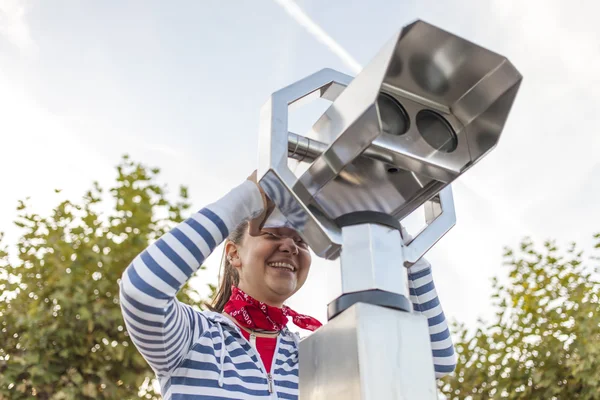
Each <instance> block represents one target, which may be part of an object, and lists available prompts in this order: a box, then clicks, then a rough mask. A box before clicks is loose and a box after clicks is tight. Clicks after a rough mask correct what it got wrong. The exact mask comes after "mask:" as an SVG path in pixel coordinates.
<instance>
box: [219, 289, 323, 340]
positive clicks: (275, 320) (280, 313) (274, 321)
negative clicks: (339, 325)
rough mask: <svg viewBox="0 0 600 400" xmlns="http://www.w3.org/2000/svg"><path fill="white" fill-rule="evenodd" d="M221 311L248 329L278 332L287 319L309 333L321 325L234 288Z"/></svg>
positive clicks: (288, 309)
mask: <svg viewBox="0 0 600 400" xmlns="http://www.w3.org/2000/svg"><path fill="white" fill-rule="evenodd" d="M223 311H225V312H226V313H227V314H229V315H231V316H232V317H233V318H235V320H236V321H237V322H239V323H240V325H242V326H244V327H246V328H249V329H261V330H265V331H280V330H282V329H283V328H284V327H285V326H286V325H287V323H288V319H287V317H292V321H293V322H294V324H295V325H296V326H298V327H300V328H302V329H307V330H309V331H314V330H316V329H317V328H319V327H320V326H321V323H320V322H319V321H317V320H316V319H315V318H313V317H309V316H308V315H302V314H298V313H297V312H296V311H294V310H292V309H291V308H289V307H288V306H283V307H282V308H278V307H272V306H269V305H267V304H265V303H263V302H261V301H258V300H256V299H255V298H253V297H251V296H250V295H248V294H246V293H244V292H243V291H242V290H241V289H239V288H237V287H235V286H232V287H231V297H230V298H229V301H228V302H227V303H226V304H225V307H223Z"/></svg>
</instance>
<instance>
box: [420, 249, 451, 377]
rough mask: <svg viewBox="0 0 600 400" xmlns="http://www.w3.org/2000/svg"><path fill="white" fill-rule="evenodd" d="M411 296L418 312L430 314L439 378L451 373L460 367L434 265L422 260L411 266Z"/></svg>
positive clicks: (436, 370) (434, 361) (430, 336)
mask: <svg viewBox="0 0 600 400" xmlns="http://www.w3.org/2000/svg"><path fill="white" fill-rule="evenodd" d="M408 287H409V290H410V300H411V302H412V303H413V308H414V310H415V312H419V313H421V314H423V315H424V316H425V317H427V324H428V326H429V338H430V340H431V349H432V353H433V365H434V368H435V376H436V378H442V377H443V376H446V375H448V374H449V373H451V372H452V371H454V368H455V367H456V354H455V352H454V345H453V344H452V338H451V337H450V329H449V328H448V323H447V322H446V317H445V316H444V311H443V310H442V305H441V304H440V300H439V298H438V295H437V291H436V290H435V285H434V283H433V275H432V273H431V265H430V264H429V263H428V262H427V261H426V260H424V259H421V260H419V261H418V262H417V263H416V264H414V265H413V266H411V267H410V268H409V270H408Z"/></svg>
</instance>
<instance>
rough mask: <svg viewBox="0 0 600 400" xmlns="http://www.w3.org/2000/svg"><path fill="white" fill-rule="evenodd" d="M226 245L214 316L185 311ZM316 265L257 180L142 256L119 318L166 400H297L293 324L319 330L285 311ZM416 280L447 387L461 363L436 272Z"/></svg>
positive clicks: (418, 272) (415, 274)
mask: <svg viewBox="0 0 600 400" xmlns="http://www.w3.org/2000/svg"><path fill="white" fill-rule="evenodd" d="M223 241H225V248H224V253H223V260H222V268H223V275H222V279H221V282H220V286H219V288H218V291H217V293H216V296H215V299H214V300H213V303H212V305H211V306H210V308H211V311H196V310H194V309H193V308H192V307H190V306H189V305H186V304H183V303H181V302H179V301H178V300H177V299H176V297H175V296H176V294H177V292H178V291H179V290H180V289H181V287H183V285H184V284H185V283H186V281H187V280H188V279H189V278H190V277H191V276H192V275H193V274H194V272H195V271H196V270H197V269H198V268H199V267H200V265H201V264H202V263H203V262H204V260H205V259H206V257H208V256H209V255H210V253H211V252H212V251H213V250H214V249H215V247H217V246H218V245H219V244H220V243H221V242H223ZM310 265H311V255H310V251H309V248H308V246H307V244H306V243H305V242H304V241H303V240H302V238H301V237H300V235H299V234H298V232H296V231H295V230H294V229H292V228H290V226H289V225H288V224H287V220H286V219H285V217H283V215H282V214H281V213H280V212H279V210H278V209H276V208H274V207H273V204H272V202H271V201H270V200H269V199H268V197H267V196H266V195H265V193H264V192H263V191H262V189H261V188H260V186H259V185H257V184H256V175H255V174H252V175H251V176H250V177H249V178H248V180H247V181H246V182H244V183H242V184H241V185H239V186H238V187H236V188H234V189H233V190H232V191H230V192H229V193H228V194H226V195H225V196H224V197H223V198H221V199H220V200H218V201H217V202H215V203H213V204H211V205H209V206H207V207H205V208H203V209H201V210H200V211H199V212H197V213H195V214H194V215H192V216H191V217H190V218H188V219H187V220H186V221H184V222H182V223H181V224H180V225H178V226H177V227H176V228H174V229H173V230H172V231H171V232H169V233H167V234H166V235H165V236H163V237H162V238H160V239H159V240H158V241H156V242H155V243H154V244H152V245H151V246H150V247H148V248H147V249H146V250H145V251H144V252H142V253H141V254H140V255H138V256H137V257H136V258H135V259H134V260H133V262H132V263H131V265H129V267H128V268H127V269H126V270H125V272H124V273H123V277H122V280H121V308H122V310H123V317H124V319H125V322H126V325H127V330H128V332H129V334H130V336H131V339H132V341H133V343H134V344H135V345H136V347H137V348H138V350H139V351H140V353H141V354H142V355H143V356H144V358H145V359H146V361H147V362H148V363H149V364H150V366H151V367H152V368H153V370H154V371H155V373H156V376H157V378H158V380H159V382H160V387H161V392H162V396H163V398H164V399H167V400H170V399H173V400H176V399H186V400H187V399H231V398H235V399H254V398H256V399H258V398H263V399H264V398H271V399H297V398H298V341H299V337H298V335H297V334H296V333H293V332H291V331H290V330H289V329H288V328H287V324H288V318H291V320H292V322H293V323H294V324H295V325H297V326H298V327H300V328H303V329H307V330H311V331H314V330H316V329H318V328H319V327H320V326H321V323H320V322H319V321H317V320H316V319H314V318H312V317H310V316H307V315H302V314H299V313H297V312H295V311H294V310H292V309H290V308H289V307H287V306H286V305H285V304H284V303H285V301H286V300H287V299H289V298H290V297H291V296H292V295H293V294H294V293H296V292H297V291H298V290H299V289H300V288H301V287H302V286H303V285H304V283H305V282H306V278H307V276H308V272H309V269H310ZM413 268H414V269H413ZM409 277H410V285H411V299H412V301H413V303H414V305H415V310H417V312H421V313H423V314H424V315H425V316H426V317H427V318H428V321H429V331H430V337H431V343H432V349H433V360H434V364H435V369H436V375H437V376H438V377H441V376H443V375H445V374H447V373H449V372H451V371H452V370H453V369H454V363H455V356H454V348H453V346H452V342H451V340H450V335H449V332H448V327H447V324H446V320H445V317H444V314H443V312H442V310H441V306H440V304H439V301H438V299H437V294H436V292H435V287H434V285H433V281H432V279H431V268H430V267H429V264H428V263H426V262H421V263H417V264H415V265H414V266H413V267H411V271H410V273H409ZM390 340H395V338H390Z"/></svg>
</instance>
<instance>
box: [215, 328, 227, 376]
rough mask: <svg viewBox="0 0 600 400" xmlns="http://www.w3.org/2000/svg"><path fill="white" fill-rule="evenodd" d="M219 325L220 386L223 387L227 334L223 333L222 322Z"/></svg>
mask: <svg viewBox="0 0 600 400" xmlns="http://www.w3.org/2000/svg"><path fill="white" fill-rule="evenodd" d="M217 326H218V327H219V335H220V336H221V359H220V370H221V372H220V373H219V386H220V387H223V378H224V377H225V371H224V370H225V351H227V350H226V347H225V335H224V334H223V327H222V326H221V324H220V323H217Z"/></svg>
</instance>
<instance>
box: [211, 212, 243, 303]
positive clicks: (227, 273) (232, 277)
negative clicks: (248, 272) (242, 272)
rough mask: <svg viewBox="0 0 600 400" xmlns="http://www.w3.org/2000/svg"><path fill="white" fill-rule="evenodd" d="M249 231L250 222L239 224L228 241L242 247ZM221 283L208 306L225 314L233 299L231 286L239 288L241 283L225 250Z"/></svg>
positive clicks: (222, 260) (222, 259)
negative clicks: (227, 305)
mask: <svg viewBox="0 0 600 400" xmlns="http://www.w3.org/2000/svg"><path fill="white" fill-rule="evenodd" d="M247 231H248V222H247V221H246V222H242V223H241V224H239V225H238V226H237V227H236V228H235V229H234V230H233V231H232V232H231V233H230V234H229V236H228V237H227V240H228V241H230V242H232V243H234V244H235V245H238V246H239V245H241V243H242V241H243V240H244V236H245V235H246V232H247ZM219 275H220V282H219V287H218V289H217V291H216V292H215V295H214V297H213V299H212V302H211V304H207V306H208V308H209V309H210V310H211V311H215V312H219V313H221V312H223V307H225V304H226V303H227V301H229V297H231V286H237V285H238V284H239V282H240V276H239V274H238V272H237V270H236V269H235V267H234V266H233V265H231V263H230V262H229V261H228V260H227V254H225V249H223V257H222V258H221V268H220V271H219Z"/></svg>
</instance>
